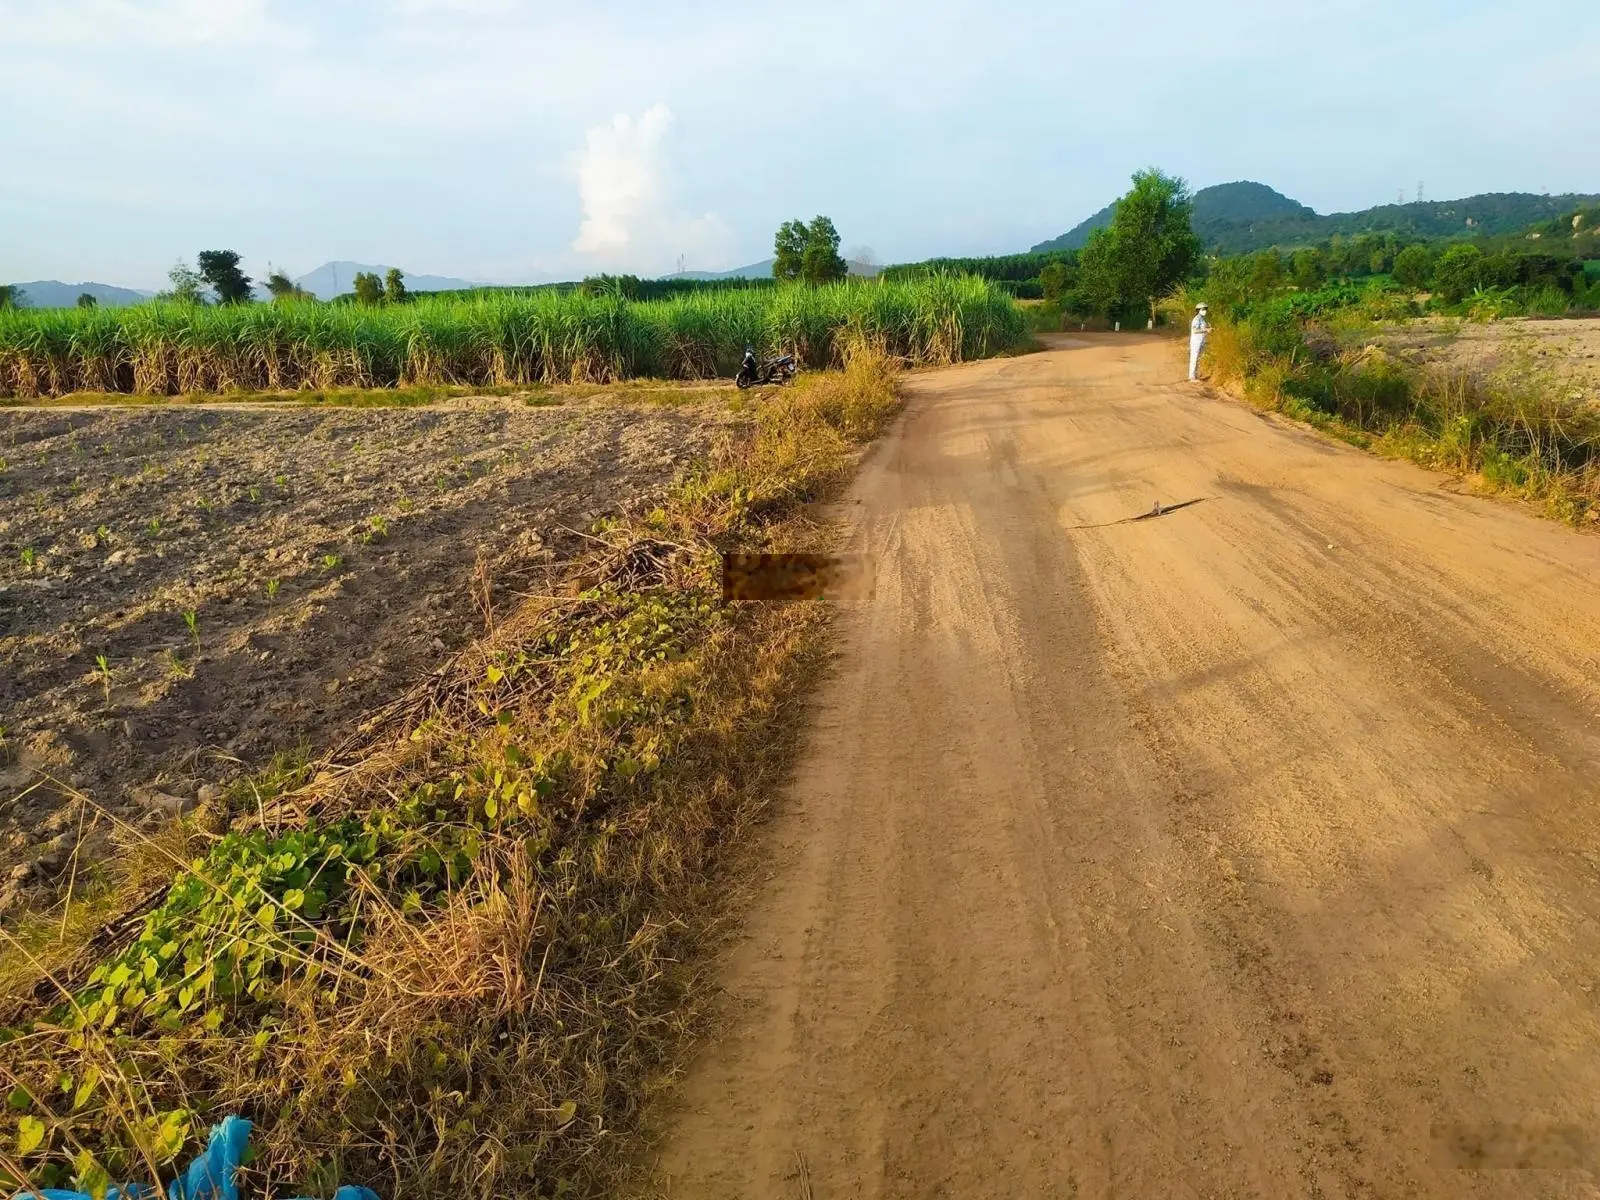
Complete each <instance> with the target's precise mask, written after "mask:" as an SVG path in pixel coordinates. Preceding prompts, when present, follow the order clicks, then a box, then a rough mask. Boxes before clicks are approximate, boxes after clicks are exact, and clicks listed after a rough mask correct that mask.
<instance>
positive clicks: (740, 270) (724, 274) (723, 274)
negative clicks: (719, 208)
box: [661, 258, 883, 279]
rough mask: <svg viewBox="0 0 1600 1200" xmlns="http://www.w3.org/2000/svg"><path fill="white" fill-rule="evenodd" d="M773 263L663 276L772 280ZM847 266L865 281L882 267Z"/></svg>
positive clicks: (851, 263)
mask: <svg viewBox="0 0 1600 1200" xmlns="http://www.w3.org/2000/svg"><path fill="white" fill-rule="evenodd" d="M772 262H773V260H772V259H770V258H766V259H762V260H761V261H760V262H758V263H751V264H750V265H749V266H748V267H735V268H734V269H733V270H731V271H679V272H678V273H677V274H675V275H663V276H662V277H661V278H663V279H771V278H772ZM845 266H846V267H848V268H849V270H850V274H852V275H857V276H860V277H861V278H863V279H871V278H872V277H873V276H874V275H876V274H877V273H878V272H879V271H881V270H883V268H882V267H880V266H877V265H876V264H874V263H863V262H856V261H854V260H853V259H846V260H845Z"/></svg>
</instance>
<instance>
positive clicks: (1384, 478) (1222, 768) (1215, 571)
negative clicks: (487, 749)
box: [656, 336, 1600, 1200]
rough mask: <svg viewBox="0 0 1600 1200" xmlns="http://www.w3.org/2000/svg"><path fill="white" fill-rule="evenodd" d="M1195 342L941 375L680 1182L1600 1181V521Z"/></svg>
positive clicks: (1055, 356) (1559, 1190)
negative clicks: (1378, 448) (1241, 369)
mask: <svg viewBox="0 0 1600 1200" xmlns="http://www.w3.org/2000/svg"><path fill="white" fill-rule="evenodd" d="M1180 372H1181V368H1180V364H1179V361H1178V355H1177V352H1176V350H1175V349H1174V348H1173V346H1172V345H1171V343H1162V342H1157V341H1154V340H1147V339H1145V338H1143V337H1142V336H1140V337H1122V338H1116V339H1111V338H1099V339H1094V338H1086V339H1082V340H1074V339H1069V338H1063V339H1060V340H1059V341H1058V342H1057V343H1056V346H1055V348H1054V349H1052V350H1051V352H1049V353H1045V354H1038V355H1033V356H1029V357H1024V358H1020V359H1013V360H1008V361H998V362H986V363H978V364H972V365H968V366H964V367H959V368H955V369H952V370H949V371H945V372H940V373H937V374H932V375H928V376H924V377H920V378H918V379H917V380H915V381H914V383H913V385H912V388H911V392H912V400H911V403H910V405H909V408H908V411H907V414H906V416H905V418H904V421H903V424H902V425H901V427H900V428H899V430H898V431H897V433H896V434H895V435H894V436H893V437H892V438H890V439H889V440H888V441H887V442H886V443H885V444H884V445H883V446H882V447H881V448H880V449H879V451H878V452H877V454H876V456H875V457H874V458H873V459H872V460H871V461H870V462H869V463H868V465H867V467H866V468H865V470H864V471H863V474H862V476H861V478H860V480H859V482H858V484H857V487H856V490H855V492H854V494H853V501H854V506H853V510H852V511H853V513H854V518H855V531H856V532H855V537H854V540H855V543H856V546H857V548H859V549H864V550H867V551H869V552H871V553H874V554H875V555H877V557H878V576H877V588H876V596H875V598H874V599H873V600H871V601H870V602H867V603H863V604H861V605H859V606H858V607H856V608H854V609H852V610H850V611H848V612H846V613H845V614H844V617H843V625H844V630H843V632H844V637H843V640H842V643H841V647H840V653H839V657H838V661H837V663H836V669H835V671H834V672H833V674H832V676H831V677H830V679H829V680H828V681H827V682H826V683H825V684H824V685H823V686H822V689H821V693H822V694H821V700H820V706H819V711H818V714H817V717H816V720H815V723H814V728H813V730H812V732H811V734H810V740H809V743H808V746H809V748H808V750H807V751H806V753H805V755H804V758H803V761H802V764H801V767H800V769H799V771H798V773H797V778H796V782H795V784H794V786H793V789H792V792H791V794H790V795H789V796H788V797H786V798H785V800H784V801H783V802H782V803H781V805H780V806H779V813H778V816H777V817H776V820H775V823H774V826H773V828H772V830H771V833H770V834H769V837H770V842H771V845H770V853H769V857H770V862H771V864H772V871H771V876H770V878H769V879H767V881H766V882H765V883H764V884H762V885H761V886H760V887H759V889H758V892H757V894H756V896H755V897H754V899H753V901H752V906H751V912H750V914H749V919H748V922H747V926H746V934H745V936H744V938H743V939H742V940H741V942H740V944H739V945H738V947H737V948H736V950H735V951H734V952H733V953H732V955H731V957H730V960H729V962H728V963H727V966H726V971H725V985H726V987H727V989H728V992H729V995H730V1003H729V1011H730V1018H729V1028H728V1031H727V1034H726V1036H725V1037H723V1038H721V1039H720V1040H719V1041H718V1042H717V1043H716V1044H715V1045H713V1046H711V1047H709V1048H708V1049H707V1050H706V1052H705V1053H704V1054H703V1055H702V1057H701V1059H700V1060H699V1061H697V1063H696V1064H695V1065H694V1067H693V1069H692V1070H691V1072H690V1074H689V1076H688V1078H687V1080H686V1081H685V1083H684V1086H683V1088H682V1089H681V1095H680V1099H681V1103H680V1105H679V1107H678V1109H677V1110H676V1111H675V1112H674V1113H673V1114H672V1115H671V1116H670V1117H669V1118H667V1119H665V1120H664V1121H663V1127H664V1135H665V1136H664V1138H663V1141H662V1143H661V1148H660V1158H659V1163H658V1168H657V1176H656V1181H657V1183H658V1185H659V1186H660V1188H661V1189H662V1191H664V1192H665V1193H666V1194H667V1195H669V1196H672V1197H680V1198H686V1197H718V1198H722V1197H747V1198H758V1197H771V1196H793V1197H801V1196H805V1197H811V1196H814V1197H816V1200H844V1198H855V1197H924V1196H949V1197H1008V1198H1009V1197H1069V1196H1082V1197H1102V1196H1115V1197H1181V1196H1218V1197H1222V1196H1228V1197H1232V1196H1261V1197H1280V1196H1282V1197H1287V1196H1321V1197H1343V1196H1375V1197H1389V1196H1429V1197H1432V1196H1438V1197H1446V1196H1449V1197H1454V1196H1590V1195H1595V1194H1597V1187H1596V1181H1597V1180H1600V1114H1597V1112H1596V1109H1597V1105H1600V994H1597V991H1596V989H1597V986H1600V925H1597V923H1596V919H1595V918H1596V917H1597V915H1600V783H1597V780H1600V538H1594V537H1588V536H1583V535H1580V534H1576V533H1574V532H1572V531H1571V530H1569V529H1565V528H1562V527H1560V526H1557V525H1554V524H1551V523H1547V522H1542V521H1539V520H1537V519H1535V518H1534V517H1532V516H1529V515H1527V514H1525V513H1523V512H1521V511H1518V510H1517V509H1515V508H1513V507H1511V506H1509V505H1504V504H1500V503H1496V502H1494V501H1490V500H1484V499H1478V498H1472V497H1465V496H1458V495H1455V494H1451V493H1450V492H1448V491H1446V490H1444V489H1443V488H1442V487H1441V481H1440V479H1439V477H1437V476H1431V475H1428V474H1425V473H1423V472H1421V471H1419V470H1417V469H1414V468H1412V467H1409V466H1406V465H1402V464H1395V463H1386V462H1382V461H1380V460H1378V459H1376V458H1373V457H1370V456H1367V455H1364V454H1362V453H1361V452H1359V451H1356V450H1353V449H1349V448H1346V447H1343V446H1338V445H1332V444H1329V443H1327V442H1325V441H1323V440H1320V439H1319V438H1317V437H1316V436H1314V435H1312V434H1310V433H1307V432H1305V431H1302V430H1298V429H1295V428H1291V427H1289V426H1287V425H1285V424H1282V423H1279V422H1275V421H1271V420H1268V419H1266V418H1264V417H1261V416H1258V415H1256V414H1254V413H1252V412H1251V411H1249V410H1247V409H1246V408H1244V407H1242V406H1240V405H1238V404H1235V403H1233V402H1230V401H1227V400H1224V399H1221V398H1219V397H1217V396H1215V395H1214V394H1212V393H1210V392H1209V391H1207V390H1205V389H1200V390H1193V389H1191V387H1190V386H1189V385H1186V384H1184V383H1181V382H1180V381H1179V379H1180ZM1191 499H1200V500H1201V502H1200V503H1198V504H1194V505H1191V506H1189V507H1187V508H1183V509H1181V510H1178V511H1175V512H1172V513H1169V514H1167V515H1165V516H1161V517H1158V518H1154V519H1151V520H1145V521H1138V522H1132V523H1124V524H1107V523H1108V522H1114V521H1118V520H1119V519H1120V518H1124V517H1128V516H1131V515H1134V514H1137V513H1141V512H1144V511H1147V510H1149V509H1150V508H1151V506H1152V504H1153V502H1155V501H1157V500H1160V501H1162V502H1163V503H1175V502H1179V501H1184V500H1191ZM1474 1139H1476V1142H1474ZM1518 1139H1521V1140H1520V1141H1519V1140H1518ZM1473 1144H1476V1145H1477V1146H1479V1148H1480V1149H1481V1150H1482V1152H1483V1154H1484V1156H1485V1157H1484V1158H1482V1159H1479V1160H1478V1161H1480V1162H1484V1163H1487V1164H1491V1165H1502V1166H1503V1165H1507V1164H1510V1163H1512V1162H1516V1161H1522V1162H1524V1163H1525V1164H1526V1163H1530V1162H1531V1163H1538V1164H1541V1165H1545V1166H1547V1167H1548V1168H1549V1169H1541V1170H1527V1169H1524V1170H1473V1171H1462V1170H1456V1169H1453V1168H1451V1167H1449V1166H1448V1165H1445V1164H1446V1163H1447V1161H1448V1160H1447V1158H1446V1157H1445V1156H1444V1155H1445V1148H1448V1147H1450V1146H1457V1147H1458V1151H1459V1146H1460V1145H1466V1146H1471V1145H1473ZM1586 1167H1588V1168H1594V1169H1595V1170H1596V1172H1597V1174H1596V1175H1590V1174H1589V1173H1588V1172H1587V1171H1586V1170H1584V1169H1583V1168H1586Z"/></svg>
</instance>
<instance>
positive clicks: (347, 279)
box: [295, 261, 478, 300]
mask: <svg viewBox="0 0 1600 1200" xmlns="http://www.w3.org/2000/svg"><path fill="white" fill-rule="evenodd" d="M361 271H365V272H367V273H368V274H370V275H376V276H378V278H380V279H382V278H383V276H384V275H386V274H388V272H389V268H388V267H386V266H374V265H372V264H370V263H357V262H342V261H341V262H326V263H323V264H322V265H321V266H320V267H318V268H317V269H316V270H315V271H308V272H306V274H304V275H302V276H300V277H299V278H298V279H296V280H295V282H296V283H297V284H299V285H300V286H301V287H303V288H305V289H306V291H308V292H310V293H311V294H312V295H313V296H315V297H316V298H317V299H318V300H332V299H333V298H334V297H335V296H342V295H344V294H345V293H346V292H349V291H353V290H354V287H355V278H356V274H357V272H361ZM401 271H402V272H403V273H404V274H405V277H406V291H408V292H452V291H455V290H457V289H458V288H471V287H477V286H478V285H477V284H475V283H472V282H470V281H469V280H466V279H452V278H451V277H450V276H448V275H413V274H411V272H409V271H406V270H405V268H404V267H402V268H401Z"/></svg>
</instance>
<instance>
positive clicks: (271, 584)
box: [267, 579, 278, 600]
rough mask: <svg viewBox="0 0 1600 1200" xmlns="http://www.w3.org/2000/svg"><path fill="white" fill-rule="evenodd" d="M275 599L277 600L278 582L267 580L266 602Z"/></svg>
mask: <svg viewBox="0 0 1600 1200" xmlns="http://www.w3.org/2000/svg"><path fill="white" fill-rule="evenodd" d="M277 598H278V581H277V580H276V579H269V580H267V599H268V600H276V599H277Z"/></svg>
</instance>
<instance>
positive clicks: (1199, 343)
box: [1189, 333, 1206, 379]
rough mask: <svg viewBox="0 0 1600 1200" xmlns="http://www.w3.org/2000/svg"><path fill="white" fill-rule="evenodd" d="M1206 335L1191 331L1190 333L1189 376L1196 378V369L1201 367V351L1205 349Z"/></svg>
mask: <svg viewBox="0 0 1600 1200" xmlns="http://www.w3.org/2000/svg"><path fill="white" fill-rule="evenodd" d="M1205 344H1206V335H1205V334H1203V333H1191V334H1190V335H1189V378H1190V379H1195V378H1198V376H1196V375H1195V371H1196V370H1198V369H1199V367H1200V351H1201V350H1203V349H1205Z"/></svg>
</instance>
